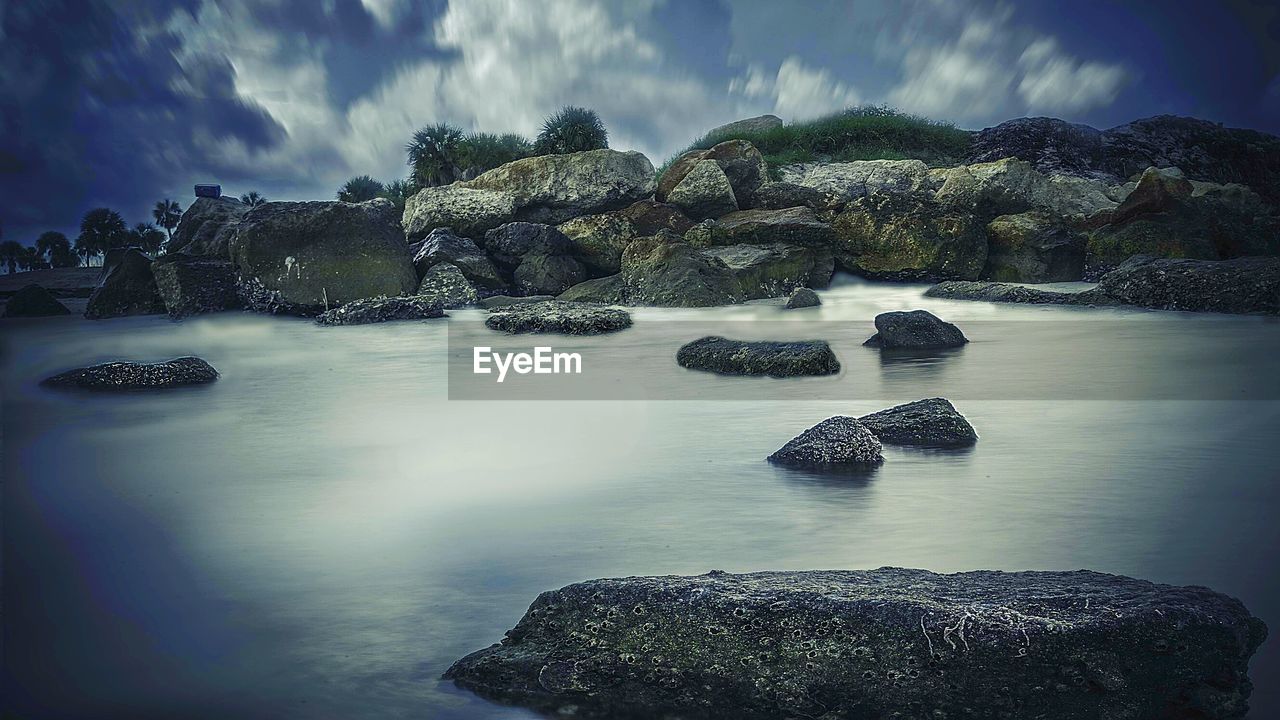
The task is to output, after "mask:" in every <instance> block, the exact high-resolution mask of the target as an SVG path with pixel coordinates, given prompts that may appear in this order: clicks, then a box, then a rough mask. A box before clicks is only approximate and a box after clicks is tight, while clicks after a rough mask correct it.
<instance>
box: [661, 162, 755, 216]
mask: <svg viewBox="0 0 1280 720" xmlns="http://www.w3.org/2000/svg"><path fill="white" fill-rule="evenodd" d="M667 201H668V202H670V203H671V204H672V205H675V206H676V207H679V208H680V209H681V210H683V211H684V212H685V214H686V215H688V216H689V217H690V218H691V219H693V220H704V219H706V218H716V217H720V216H721V215H725V214H728V213H731V212H733V211H734V210H737V209H738V201H737V199H736V198H735V197H734V195H733V186H731V185H730V184H729V178H728V177H726V176H725V174H724V171H723V170H721V169H720V166H719V165H717V164H716V162H715V161H714V160H710V159H708V160H702V161H700V162H698V164H697V165H694V166H693V169H692V170H690V171H689V173H688V174H687V175H685V176H684V179H683V180H681V181H680V184H678V185H676V186H675V187H674V188H673V189H672V190H671V192H670V194H668V195H667Z"/></svg>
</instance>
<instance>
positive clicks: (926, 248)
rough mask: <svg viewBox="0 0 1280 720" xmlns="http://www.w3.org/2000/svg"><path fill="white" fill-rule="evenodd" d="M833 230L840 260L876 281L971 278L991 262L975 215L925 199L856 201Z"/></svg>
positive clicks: (882, 196)
mask: <svg viewBox="0 0 1280 720" xmlns="http://www.w3.org/2000/svg"><path fill="white" fill-rule="evenodd" d="M832 226H833V227H834V232H835V236H836V240H835V243H834V248H835V258H836V262H838V263H839V264H840V265H841V266H842V267H844V268H845V269H847V270H849V271H850V272H853V273H856V274H858V275H862V276H864V277H869V278H873V279H877V280H897V281H907V282H912V281H935V282H936V281H938V280H948V279H962V280H973V279H976V278H977V277H978V276H979V274H981V272H982V269H983V267H984V266H985V265H986V261H987V236H986V233H985V232H984V231H983V227H982V225H981V224H980V223H979V222H978V221H977V219H975V218H974V216H973V214H972V213H970V212H968V211H964V210H960V209H957V208H954V207H952V206H949V205H946V204H943V203H939V202H937V201H935V200H933V199H932V198H930V197H929V196H927V195H886V194H883V193H882V194H877V195H872V196H871V197H865V198H858V199H856V200H854V201H853V202H851V203H849V205H848V206H847V207H846V208H845V210H844V212H842V213H840V215H838V216H837V217H836V219H835V221H834V222H833V223H832Z"/></svg>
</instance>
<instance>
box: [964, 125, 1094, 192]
mask: <svg viewBox="0 0 1280 720" xmlns="http://www.w3.org/2000/svg"><path fill="white" fill-rule="evenodd" d="M1004 158H1017V159H1019V160H1025V161H1027V162H1028V163H1030V164H1031V165H1032V166H1033V167H1034V168H1035V169H1036V170H1038V171H1039V172H1041V173H1045V174H1048V175H1052V174H1069V175H1079V176H1082V177H1093V178H1097V179H1099V180H1110V181H1114V180H1115V172H1114V171H1115V168H1114V167H1113V165H1112V163H1111V162H1110V161H1109V159H1108V158H1107V154H1106V151H1105V148H1104V147H1103V142H1102V132H1101V131H1100V130H1098V129H1097V128H1092V127H1089V126H1088V125H1079V124H1075V123H1069V122H1066V121H1064V120H1059V119H1057V118H1048V117H1028V118H1017V119H1015V120H1009V121H1007V122H1003V123H1000V124H999V125H996V126H995V127H989V128H986V129H985V130H980V131H978V132H976V133H974V135H973V144H972V145H971V146H970V148H969V160H968V162H967V163H966V164H969V165H976V164H979V163H989V162H995V161H997V160H1001V159H1004Z"/></svg>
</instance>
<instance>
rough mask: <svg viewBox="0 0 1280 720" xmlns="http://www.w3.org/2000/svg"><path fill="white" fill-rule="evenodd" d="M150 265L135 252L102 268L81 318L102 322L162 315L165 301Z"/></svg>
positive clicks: (121, 255) (130, 250)
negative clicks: (99, 277)
mask: <svg viewBox="0 0 1280 720" xmlns="http://www.w3.org/2000/svg"><path fill="white" fill-rule="evenodd" d="M151 262H152V261H151V258H149V257H147V256H146V255H144V254H143V253H142V251H141V250H139V249H137V248H128V249H127V250H123V251H121V252H119V253H116V254H115V255H114V256H113V257H112V258H111V259H110V260H109V262H108V263H107V264H105V265H104V266H103V273H102V279H101V280H99V281H98V287H96V288H94V290H93V294H92V295H90V296H89V304H88V305H87V306H85V311H84V316H85V317H86V318H89V319H90V320H103V319H106V318H113V317H120V316H123V315H155V314H158V313H162V312H164V311H165V310H164V301H163V300H162V299H161V298H160V291H159V290H158V289H157V288H156V279H155V276H154V275H153V274H152V273H151Z"/></svg>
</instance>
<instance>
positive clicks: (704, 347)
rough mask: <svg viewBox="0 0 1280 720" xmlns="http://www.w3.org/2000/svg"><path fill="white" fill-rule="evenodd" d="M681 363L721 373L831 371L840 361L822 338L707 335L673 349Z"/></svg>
mask: <svg viewBox="0 0 1280 720" xmlns="http://www.w3.org/2000/svg"><path fill="white" fill-rule="evenodd" d="M676 362H677V363H679V364H680V367H685V368H689V369H691V370H707V371H710V372H714V373H720V374H721V375H768V376H770V377H777V378H782V377H796V376H801V375H834V374H836V373H838V372H840V361H839V360H837V359H836V354H835V353H834V352H832V350H831V346H830V345H828V344H827V343H826V341H824V340H799V341H790V342H773V341H748V340H729V339H727V338H722V337H717V336H709V337H704V338H700V339H698V340H694V341H693V342H691V343H687V344H685V345H684V346H682V347H681V348H680V350H678V351H677V352H676Z"/></svg>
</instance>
